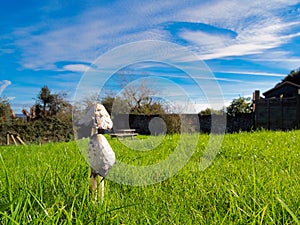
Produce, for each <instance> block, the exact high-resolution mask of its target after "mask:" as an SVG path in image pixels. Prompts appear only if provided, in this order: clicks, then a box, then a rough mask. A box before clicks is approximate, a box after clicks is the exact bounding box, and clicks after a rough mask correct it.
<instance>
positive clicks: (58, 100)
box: [35, 85, 71, 117]
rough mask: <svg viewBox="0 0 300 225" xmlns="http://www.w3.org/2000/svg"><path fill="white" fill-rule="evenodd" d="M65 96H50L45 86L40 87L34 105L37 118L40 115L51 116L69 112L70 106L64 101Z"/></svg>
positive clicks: (57, 94)
mask: <svg viewBox="0 0 300 225" xmlns="http://www.w3.org/2000/svg"><path fill="white" fill-rule="evenodd" d="M66 96H67V95H66V94H65V93H55V94H52V93H51V91H50V89H49V88H48V86H47V85H45V86H44V87H42V88H41V91H40V93H39V94H38V96H37V98H38V100H37V103H36V105H35V109H36V111H35V113H36V115H37V117H39V116H41V114H42V115H44V116H53V115H56V114H57V113H59V112H65V113H66V112H70V111H71V104H69V103H68V102H67V101H66V100H65V98H66Z"/></svg>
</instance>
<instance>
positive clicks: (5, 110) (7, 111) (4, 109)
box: [0, 97, 12, 124]
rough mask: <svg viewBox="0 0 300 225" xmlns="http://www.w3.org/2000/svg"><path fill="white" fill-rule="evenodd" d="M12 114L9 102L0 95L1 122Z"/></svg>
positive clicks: (5, 120)
mask: <svg viewBox="0 0 300 225" xmlns="http://www.w3.org/2000/svg"><path fill="white" fill-rule="evenodd" d="M11 115H12V110H11V107H10V103H9V101H8V99H7V98H5V97H0V121H1V124H3V123H4V122H7V121H8V120H9V118H10V117H11Z"/></svg>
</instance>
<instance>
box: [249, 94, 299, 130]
mask: <svg viewBox="0 0 300 225" xmlns="http://www.w3.org/2000/svg"><path fill="white" fill-rule="evenodd" d="M253 111H254V127H255V128H264V129H268V130H289V129H299V128H300V93H299V94H298V95H297V96H295V97H289V98H270V99H264V98H260V97H259V91H255V93H254V95H253Z"/></svg>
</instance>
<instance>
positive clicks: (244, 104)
mask: <svg viewBox="0 0 300 225" xmlns="http://www.w3.org/2000/svg"><path fill="white" fill-rule="evenodd" d="M251 112H252V102H251V98H250V97H248V98H244V97H239V98H237V99H233V101H232V102H231V104H230V105H229V106H228V107H227V114H228V115H229V116H236V115H238V114H241V113H251Z"/></svg>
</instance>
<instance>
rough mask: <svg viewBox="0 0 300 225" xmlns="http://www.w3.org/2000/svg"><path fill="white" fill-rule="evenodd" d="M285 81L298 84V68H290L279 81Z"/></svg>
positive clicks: (299, 70)
mask: <svg viewBox="0 0 300 225" xmlns="http://www.w3.org/2000/svg"><path fill="white" fill-rule="evenodd" d="M285 81H289V82H292V83H295V84H299V85H300V68H299V69H297V70H292V71H291V72H290V73H289V74H288V75H287V76H286V77H285V78H283V79H282V82H281V83H283V82H285Z"/></svg>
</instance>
